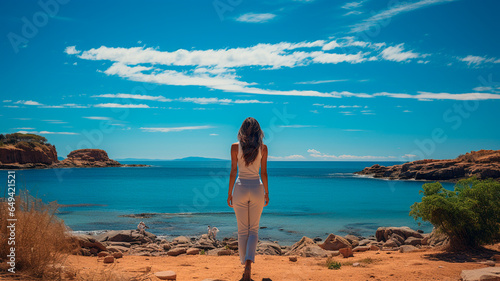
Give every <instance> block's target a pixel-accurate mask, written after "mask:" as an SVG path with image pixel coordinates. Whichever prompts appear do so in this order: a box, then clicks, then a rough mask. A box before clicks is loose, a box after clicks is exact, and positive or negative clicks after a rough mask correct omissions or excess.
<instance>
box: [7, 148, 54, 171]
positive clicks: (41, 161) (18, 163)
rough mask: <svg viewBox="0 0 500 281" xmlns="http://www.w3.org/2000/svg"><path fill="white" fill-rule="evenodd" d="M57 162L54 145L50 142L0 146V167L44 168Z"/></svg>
mask: <svg viewBox="0 0 500 281" xmlns="http://www.w3.org/2000/svg"><path fill="white" fill-rule="evenodd" d="M57 162H59V160H57V152H56V147H55V146H53V145H51V144H39V143H36V144H34V143H33V144H30V143H26V142H24V143H17V144H15V145H13V144H9V145H3V146H0V169H32V168H46V167H48V166H50V165H52V164H54V163H57Z"/></svg>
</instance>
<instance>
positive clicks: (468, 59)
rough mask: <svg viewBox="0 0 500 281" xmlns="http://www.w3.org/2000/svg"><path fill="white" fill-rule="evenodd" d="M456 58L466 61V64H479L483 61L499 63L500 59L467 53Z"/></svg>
mask: <svg viewBox="0 0 500 281" xmlns="http://www.w3.org/2000/svg"><path fill="white" fill-rule="evenodd" d="M458 60H460V61H463V62H466V63H467V65H468V66H471V65H474V66H479V65H481V64H483V63H500V59H497V58H488V57H480V56H472V55H468V56H466V57H464V58H458Z"/></svg>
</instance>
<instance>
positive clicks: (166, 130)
mask: <svg viewBox="0 0 500 281" xmlns="http://www.w3.org/2000/svg"><path fill="white" fill-rule="evenodd" d="M210 128H214V127H213V126H186V127H160V128H158V127H156V128H153V127H141V128H140V129H141V130H142V131H143V132H150V133H157V132H159V133H169V132H181V131H189V130H203V129H210Z"/></svg>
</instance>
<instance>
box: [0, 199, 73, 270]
mask: <svg viewBox="0 0 500 281" xmlns="http://www.w3.org/2000/svg"><path fill="white" fill-rule="evenodd" d="M14 198H15V208H16V211H15V218H16V219H17V221H16V222H15V246H11V245H9V244H8V242H7V241H8V237H9V235H10V231H9V229H8V228H7V225H8V223H9V222H8V221H7V219H8V218H10V217H9V210H8V207H9V205H8V202H7V201H6V200H4V201H1V202H0V260H1V259H2V258H5V257H7V255H8V254H9V253H10V247H15V255H16V265H15V268H16V270H15V271H16V274H22V275H24V276H30V277H35V278H43V279H46V280H53V279H54V278H56V276H57V275H58V274H60V272H59V270H58V269H57V268H56V267H57V264H59V263H61V262H63V261H64V257H65V256H66V255H67V254H69V253H70V252H71V250H72V249H75V247H76V245H75V244H73V242H71V241H70V240H69V239H68V237H67V236H66V231H67V228H66V225H65V224H64V222H63V221H62V220H60V219H58V218H57V217H56V215H55V214H56V211H57V203H56V202H51V203H49V204H45V203H43V202H42V200H41V199H38V198H34V197H33V196H31V195H29V194H28V193H27V192H26V191H23V192H21V193H20V195H17V196H15V197H14ZM6 266H7V268H6ZM7 269H8V264H7V263H6V262H5V261H3V262H2V266H1V267H0V273H1V272H2V271H7ZM6 273H8V272H6ZM30 280H31V279H30Z"/></svg>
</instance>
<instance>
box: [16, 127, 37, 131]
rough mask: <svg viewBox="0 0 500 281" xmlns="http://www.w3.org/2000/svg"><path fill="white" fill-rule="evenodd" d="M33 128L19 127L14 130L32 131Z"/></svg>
mask: <svg viewBox="0 0 500 281" xmlns="http://www.w3.org/2000/svg"><path fill="white" fill-rule="evenodd" d="M34 129H35V128H30V127H21V128H14V130H34Z"/></svg>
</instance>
